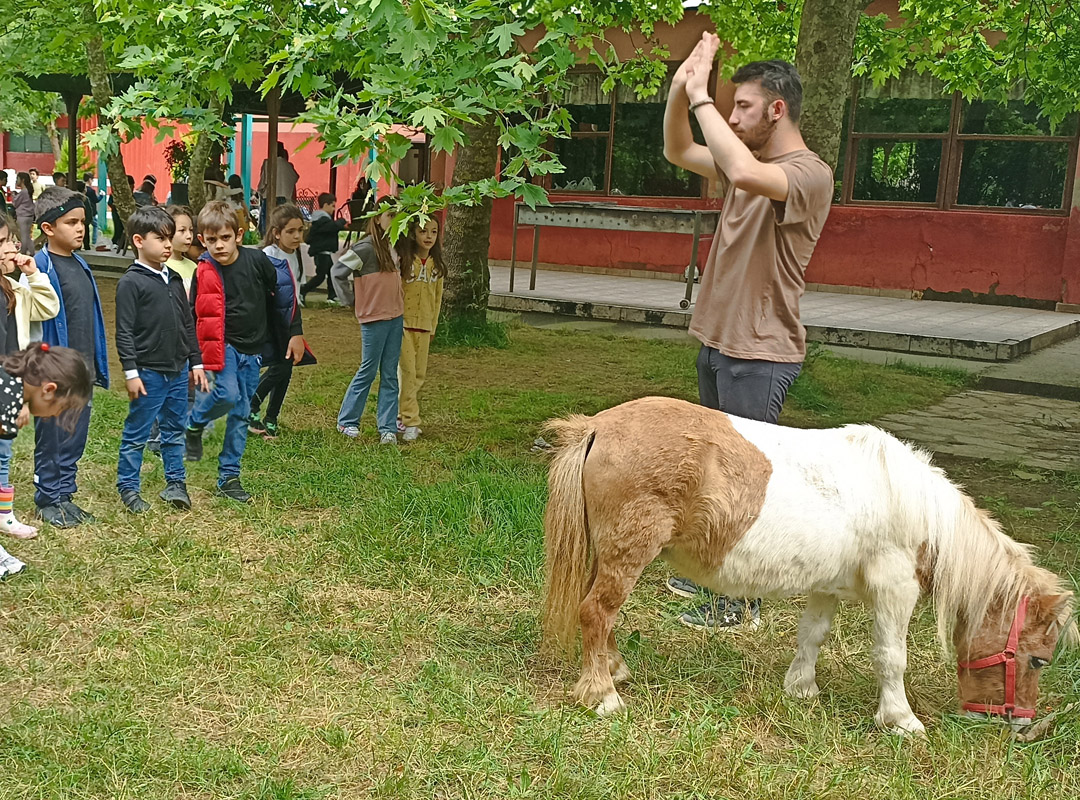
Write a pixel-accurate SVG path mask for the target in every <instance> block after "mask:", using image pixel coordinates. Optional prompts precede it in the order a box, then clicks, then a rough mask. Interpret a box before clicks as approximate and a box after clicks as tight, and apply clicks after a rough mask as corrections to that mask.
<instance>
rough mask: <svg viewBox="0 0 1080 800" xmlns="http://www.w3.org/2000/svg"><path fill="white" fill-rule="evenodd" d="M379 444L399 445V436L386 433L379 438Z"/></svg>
mask: <svg viewBox="0 0 1080 800" xmlns="http://www.w3.org/2000/svg"><path fill="white" fill-rule="evenodd" d="M379 444H397V434H396V433H384V434H383V435H382V436H381V437H380V438H379Z"/></svg>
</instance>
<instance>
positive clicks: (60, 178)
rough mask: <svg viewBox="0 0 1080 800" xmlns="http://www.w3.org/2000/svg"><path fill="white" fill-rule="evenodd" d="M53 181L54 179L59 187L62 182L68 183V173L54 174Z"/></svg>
mask: <svg viewBox="0 0 1080 800" xmlns="http://www.w3.org/2000/svg"><path fill="white" fill-rule="evenodd" d="M52 179H53V183H55V184H56V185H57V186H59V185H60V181H64V182H67V173H66V172H54V173H53V174H52Z"/></svg>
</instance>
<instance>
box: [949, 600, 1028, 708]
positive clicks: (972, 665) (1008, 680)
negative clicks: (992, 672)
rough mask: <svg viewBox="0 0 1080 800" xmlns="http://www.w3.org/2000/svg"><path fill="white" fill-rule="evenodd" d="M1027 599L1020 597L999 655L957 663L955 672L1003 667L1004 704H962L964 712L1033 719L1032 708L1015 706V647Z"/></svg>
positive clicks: (1021, 628) (1024, 615) (1021, 627)
mask: <svg viewBox="0 0 1080 800" xmlns="http://www.w3.org/2000/svg"><path fill="white" fill-rule="evenodd" d="M1027 606H1028V599H1027V597H1021V598H1020V603H1019V605H1017V607H1016V614H1015V616H1013V622H1012V627H1011V628H1010V629H1009V640H1008V641H1007V642H1006V643H1005V649H1004V650H1002V651H1001V652H1000V653H997V654H995V655H992V656H987V657H986V658H980V659H977V660H976V661H958V662H957V664H956V671H957V672H959V671H960V670H964V669H967V670H972V669H985V668H986V667H993V666H996V665H998V664H1004V665H1005V703H1004V705H991V704H987V703H964V704H963V705H962V706H961V708H962V709H964V711H976V712H979V713H981V714H997V715H999V716H1002V717H1023V718H1025V719H1034V717H1035V709H1034V708H1017V706H1016V646H1017V644H1018V643H1019V641H1020V631H1022V630H1023V629H1024V620H1025V618H1026V617H1027Z"/></svg>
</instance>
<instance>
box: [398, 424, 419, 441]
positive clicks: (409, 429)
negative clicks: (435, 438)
mask: <svg viewBox="0 0 1080 800" xmlns="http://www.w3.org/2000/svg"><path fill="white" fill-rule="evenodd" d="M419 438H420V429H419V428H418V427H416V426H415V425H408V426H406V428H405V433H403V434H402V435H401V440H402V441H403V442H415V441H416V440H417V439H419Z"/></svg>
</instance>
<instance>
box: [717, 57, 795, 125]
mask: <svg viewBox="0 0 1080 800" xmlns="http://www.w3.org/2000/svg"><path fill="white" fill-rule="evenodd" d="M731 82H732V83H734V84H736V85H737V84H740V83H755V82H756V83H757V84H759V85H760V86H761V89H762V91H763V92H764V93H765V95H766V97H768V98H770V102H772V101H773V100H783V101H784V104H785V105H787V110H788V116H789V117H791V121H792V122H795V123H798V121H799V115H800V114H801V113H802V79H801V78H800V77H799V73H798V71H797V70H796V69H795V65H794V64H789V63H788V62H787V61H780V60H775V61H751V62H750V63H749V64H745V65H743V66H741V67H739V69H738V70H736V71H735V74H734V75H732V76H731Z"/></svg>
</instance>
